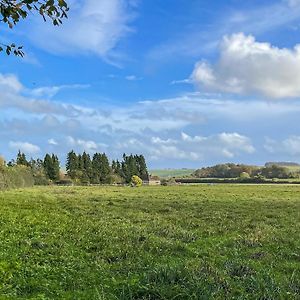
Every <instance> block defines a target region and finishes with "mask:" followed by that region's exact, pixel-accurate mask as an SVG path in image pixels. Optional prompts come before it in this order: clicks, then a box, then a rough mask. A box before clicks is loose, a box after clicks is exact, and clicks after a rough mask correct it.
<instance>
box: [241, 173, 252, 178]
mask: <svg viewBox="0 0 300 300" xmlns="http://www.w3.org/2000/svg"><path fill="white" fill-rule="evenodd" d="M249 178H250V175H249V173H247V172H242V173H241V174H240V179H249Z"/></svg>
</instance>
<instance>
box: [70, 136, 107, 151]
mask: <svg viewBox="0 0 300 300" xmlns="http://www.w3.org/2000/svg"><path fill="white" fill-rule="evenodd" d="M67 143H68V145H69V146H70V147H74V148H75V150H76V149H78V150H83V151H87V152H97V151H103V149H104V148H107V145H105V144H103V143H96V142H95V141H92V140H83V139H76V138H73V137H71V136H68V137H67Z"/></svg>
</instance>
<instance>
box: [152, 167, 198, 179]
mask: <svg viewBox="0 0 300 300" xmlns="http://www.w3.org/2000/svg"><path fill="white" fill-rule="evenodd" d="M194 172H195V169H161V170H150V171H149V173H150V174H152V175H154V176H159V177H161V178H166V177H184V176H190V175H191V174H193V173H194Z"/></svg>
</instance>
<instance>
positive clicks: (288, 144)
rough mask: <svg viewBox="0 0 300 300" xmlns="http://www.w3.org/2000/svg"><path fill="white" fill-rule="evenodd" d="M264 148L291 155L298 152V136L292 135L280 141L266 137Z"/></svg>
mask: <svg viewBox="0 0 300 300" xmlns="http://www.w3.org/2000/svg"><path fill="white" fill-rule="evenodd" d="M264 148H265V149H266V150H267V151H268V152H269V153H273V154H274V153H281V154H285V155H291V156H299V154H300V136H297V135H293V136H290V137H288V138H286V139H284V140H282V141H277V140H274V139H270V138H266V141H265V144H264Z"/></svg>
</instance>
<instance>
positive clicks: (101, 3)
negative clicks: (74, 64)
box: [29, 0, 135, 58]
mask: <svg viewBox="0 0 300 300" xmlns="http://www.w3.org/2000/svg"><path fill="white" fill-rule="evenodd" d="M69 6H70V8H71V9H70V11H69V16H68V19H67V20H65V21H64V24H63V26H60V27H59V28H56V30H53V28H52V26H51V24H47V25H46V26H44V25H45V24H43V26H39V25H40V22H41V20H40V18H39V19H37V20H36V23H33V25H32V26H31V27H30V31H29V38H30V39H31V40H32V41H33V42H34V43H35V44H36V45H38V46H39V47H41V48H43V49H44V50H46V51H50V52H52V53H55V54H57V53H61V54H64V55H74V54H96V55H99V56H101V57H103V58H107V57H108V54H109V53H110V52H111V50H113V49H114V48H115V47H116V46H117V44H118V42H119V41H120V39H122V38H123V37H125V36H126V35H128V34H129V33H130V32H132V31H133V30H132V28H131V27H130V26H129V23H130V22H131V21H132V20H133V19H134V13H133V11H132V9H133V8H134V7H135V5H133V3H132V1H128V0H110V1H107V0H85V1H83V0H80V1H77V0H76V1H75V0H71V1H69ZM49 23H50V22H49ZM45 36H47V39H45V38H44V37H45Z"/></svg>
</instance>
